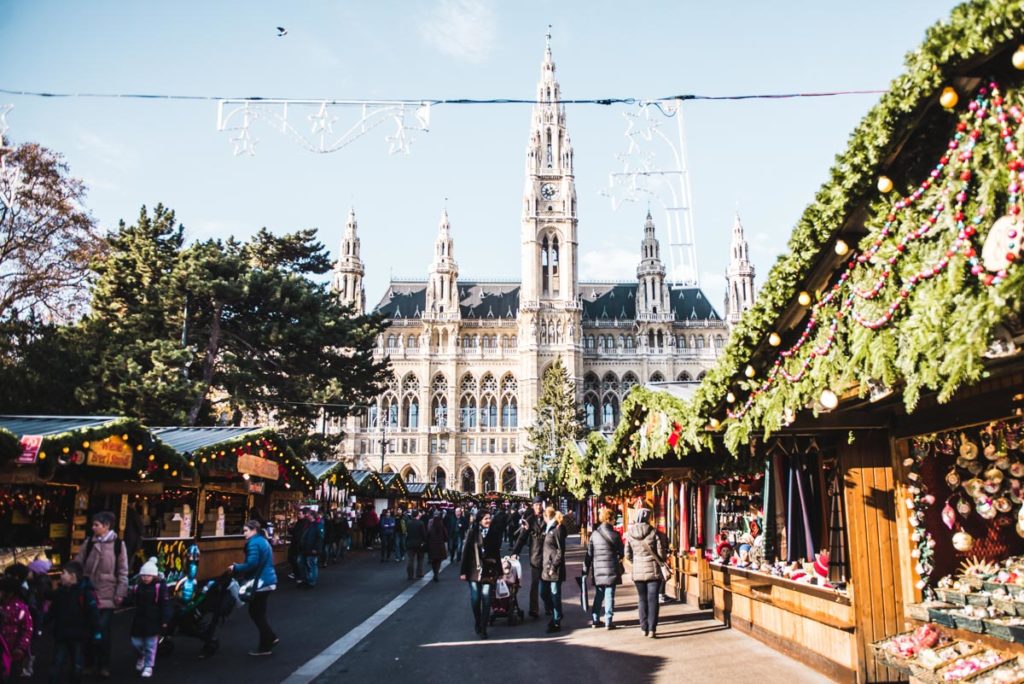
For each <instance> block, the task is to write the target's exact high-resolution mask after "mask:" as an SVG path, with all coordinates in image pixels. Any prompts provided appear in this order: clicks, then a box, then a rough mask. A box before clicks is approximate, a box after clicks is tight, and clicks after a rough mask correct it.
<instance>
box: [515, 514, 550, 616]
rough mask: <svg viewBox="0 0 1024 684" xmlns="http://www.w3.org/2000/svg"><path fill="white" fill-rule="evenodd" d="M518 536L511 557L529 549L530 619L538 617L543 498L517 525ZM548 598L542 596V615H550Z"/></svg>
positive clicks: (542, 551)
mask: <svg viewBox="0 0 1024 684" xmlns="http://www.w3.org/2000/svg"><path fill="white" fill-rule="evenodd" d="M519 528H520V529H519V536H518V538H517V539H516V543H515V545H514V546H513V547H512V555H513V556H518V555H519V554H520V553H522V550H523V547H524V546H527V545H529V547H530V617H532V618H536V617H538V608H539V604H540V601H539V598H540V583H541V578H540V576H541V569H542V568H543V567H544V497H543V496H537V497H535V498H534V500H533V508H532V509H531V510H529V511H527V512H526V516H525V517H524V518H523V519H522V521H521V522H520V523H519ZM551 610H552V609H551V605H550V602H549V600H548V597H547V596H546V595H545V596H544V613H545V614H546V615H550V614H551Z"/></svg>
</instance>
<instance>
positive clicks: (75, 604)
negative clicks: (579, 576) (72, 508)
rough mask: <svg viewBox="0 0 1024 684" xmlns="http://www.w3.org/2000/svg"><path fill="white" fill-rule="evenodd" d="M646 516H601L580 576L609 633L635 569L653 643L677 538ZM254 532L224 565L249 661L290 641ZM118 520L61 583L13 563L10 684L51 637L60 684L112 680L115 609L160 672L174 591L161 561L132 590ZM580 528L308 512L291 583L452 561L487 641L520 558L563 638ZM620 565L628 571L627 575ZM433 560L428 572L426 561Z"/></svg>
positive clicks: (505, 516)
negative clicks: (369, 564) (273, 617)
mask: <svg viewBox="0 0 1024 684" xmlns="http://www.w3.org/2000/svg"><path fill="white" fill-rule="evenodd" d="M649 516H650V512H649V511H648V510H646V509H643V508H638V509H637V510H635V511H633V515H632V516H631V519H632V524H631V525H630V526H629V527H628V529H626V530H625V531H624V532H623V533H622V534H620V533H619V531H617V530H616V529H615V527H613V523H614V515H613V512H612V511H611V510H610V509H604V510H602V511H601V512H600V515H599V519H598V521H596V525H595V526H594V528H593V530H589V531H588V532H589V534H587V535H586V539H585V542H584V546H585V548H586V554H585V557H584V562H583V572H584V574H585V575H586V576H587V577H588V578H589V582H590V583H591V584H592V585H593V587H594V597H593V602H592V603H591V616H590V617H591V626H592V627H598V626H601V625H603V626H604V627H605V628H606V629H613V628H614V627H615V623H614V621H613V618H614V610H615V609H614V606H615V597H616V587H618V586H621V585H622V583H623V579H624V577H625V575H626V573H627V572H628V573H629V575H630V579H631V580H632V582H633V585H634V587H635V589H636V594H637V602H638V612H639V624H640V629H641V631H642V632H643V634H644V636H650V637H654V636H655V635H656V632H657V626H658V610H659V595H660V594H661V593H662V591H663V587H664V570H663V568H664V566H665V559H666V557H667V553H668V549H667V539H665V537H664V535H663V534H661V533H660V532H658V530H657V529H656V528H655V527H653V526H652V525H651V524H650V518H649ZM251 517H252V518H253V519H251V520H249V521H248V522H246V523H245V526H244V530H243V534H244V537H245V558H244V560H243V561H242V562H239V563H234V564H231V565H230V566H228V567H227V568H226V569H225V574H224V577H225V578H228V579H234V580H236V581H237V582H238V583H240V584H242V585H243V587H242V589H241V590H239V589H238V588H237V585H236V589H235V591H236V593H239V592H240V593H241V594H242V595H243V598H244V599H245V601H246V602H247V604H248V612H249V616H250V618H251V620H252V622H253V624H254V625H255V627H256V630H257V633H258V642H257V646H256V648H255V649H253V650H252V651H250V654H251V655H254V656H263V655H269V654H271V653H272V652H273V648H274V646H276V645H277V644H278V642H279V641H280V639H279V638H278V636H277V634H276V633H275V632H274V630H273V629H272V628H271V626H270V624H269V622H268V619H267V606H268V602H269V599H270V596H271V595H272V592H273V591H274V590H275V589H277V586H278V575H277V571H276V569H275V567H274V561H273V548H272V546H271V544H270V541H269V534H268V529H267V527H268V526H267V523H266V522H265V521H263V520H262V519H261V518H260V517H259V515H258V513H255V512H254V513H253V514H252V516H251ZM114 523H115V517H114V515H113V514H112V513H109V512H100V513H96V514H95V515H93V517H92V521H91V530H92V534H91V536H90V537H89V538H88V539H87V540H86V542H85V543H84V544H83V545H82V546H81V547H80V549H79V551H78V553H77V555H76V556H75V558H74V560H71V561H69V562H67V563H65V564H64V566H63V567H62V569H61V573H60V576H59V580H58V581H57V582H56V583H55V582H54V581H53V578H51V576H50V571H51V564H50V562H49V561H47V560H45V559H38V560H35V561H33V562H31V563H29V564H27V565H21V564H15V565H13V566H11V567H9V568H7V569H6V570H5V571H4V574H3V577H2V578H0V682H6V681H7V680H8V679H9V678H14V677H24V678H28V677H32V676H33V674H34V673H35V672H36V671H37V670H38V669H39V664H38V663H37V662H36V657H35V653H36V652H37V651H38V650H39V649H38V648H37V646H38V643H39V641H40V639H42V638H43V636H44V634H45V633H46V632H47V631H49V632H50V633H51V634H52V637H53V649H52V654H53V655H52V662H51V664H50V669H49V679H50V681H51V682H57V681H61V677H62V676H63V674H64V671H65V670H67V671H68V673H69V676H70V679H71V681H72V682H77V681H79V680H80V678H81V677H82V675H83V674H95V675H97V676H98V677H100V678H109V677H110V675H111V671H110V664H111V653H112V650H113V647H114V646H113V644H112V642H111V636H110V635H111V621H112V619H113V614H114V611H115V609H118V608H121V607H127V606H133V607H134V608H135V610H134V612H133V614H132V625H131V646H132V648H133V649H134V650H135V652H136V654H137V661H136V670H137V672H138V673H139V675H140V676H141V677H144V678H148V677H151V676H153V673H154V668H155V667H156V656H157V647H158V643H159V641H160V638H161V636H163V635H165V634H167V632H168V625H169V623H171V621H172V619H173V615H174V606H175V604H174V598H173V594H174V591H173V587H170V586H168V584H167V583H166V582H165V580H164V578H163V575H162V574H161V572H160V569H159V568H158V566H157V561H156V559H155V558H152V559H149V560H148V561H147V562H146V563H144V564H143V565H142V568H141V570H140V571H139V573H138V577H137V580H136V581H133V582H132V583H129V555H128V552H127V549H126V546H125V543H124V542H123V541H122V540H121V539H119V538H118V536H117V534H116V533H115V532H114V530H113V529H112V528H113V526H114ZM570 524H571V521H570V520H567V519H566V517H565V516H563V514H562V513H561V512H560V511H558V510H556V509H555V508H553V507H551V506H548V505H546V502H545V500H544V499H543V498H542V497H537V498H536V499H535V500H534V501H533V503H532V505H531V506H530V507H525V506H524V507H521V508H516V507H512V506H509V505H507V504H506V505H505V506H503V507H498V506H491V507H488V508H484V507H469V508H465V509H464V508H461V507H455V508H447V509H442V508H425V509H409V510H405V509H402V508H397V509H395V510H394V511H393V512H392V511H391V510H390V509H385V510H383V511H381V513H380V515H377V514H376V512H375V511H374V510H373V508H372V507H370V506H368V507H367V508H366V510H364V511H361V512H355V511H351V510H348V509H343V510H338V511H333V512H327V513H324V514H321V513H320V512H319V511H318V510H317V509H316V508H315V507H312V506H310V507H305V508H302V509H300V510H299V511H298V517H297V519H296V520H295V522H294V524H293V525H292V526H291V527H290V530H289V532H290V546H289V553H288V563H289V570H290V572H289V574H288V578H289V579H291V580H294V581H295V583H296V584H297V585H298V586H299V587H302V588H304V589H306V590H309V589H313V588H315V587H316V586H317V583H318V579H319V570H320V568H321V567H326V566H327V565H329V564H331V563H335V562H339V561H341V560H342V559H344V557H345V556H346V554H347V553H348V552H349V551H351V550H352V548H353V547H355V548H360V547H361V548H372V547H373V546H374V545H379V547H380V561H381V562H403V561H404V562H405V564H406V576H407V578H408V579H409V580H410V581H411V580H417V579H422V578H424V576H425V574H426V573H427V572H428V571H430V572H432V581H434V582H438V581H440V572H441V567H442V565H443V563H444V561H445V560H447V561H448V562H449V563H452V564H458V568H459V577H460V579H462V580H464V581H465V582H466V583H467V585H468V587H469V598H470V604H471V608H472V614H473V620H474V628H475V631H476V633H477V634H478V635H479V636H480V637H481V638H487V636H488V626H489V624H490V622H491V620H492V619H493V618H494V615H493V614H492V608H493V609H494V612H495V613H497V612H498V610H499V608H501V609H502V610H503V612H502V614H503V615H510V616H511V617H512V618H513V619H514V618H515V617H516V615H517V611H519V612H520V613H521V611H520V609H519V607H518V602H517V599H516V596H517V592H518V589H519V586H520V574H521V569H520V567H521V566H520V564H519V560H518V559H519V557H520V555H521V554H523V553H524V552H525V556H524V560H525V561H527V562H528V564H529V567H530V576H529V599H528V603H527V610H528V614H529V616H530V617H531V618H534V619H538V618H539V617H540V609H541V607H542V606H543V609H544V614H545V616H546V617H547V618H548V624H547V631H548V632H549V633H557V632H559V631H561V629H562V622H563V619H564V607H563V602H562V596H563V590H562V585H563V583H564V582H565V580H566V544H567V538H568V535H569V527H570ZM624 562H626V563H628V564H629V569H628V570H627V569H626V567H625V565H624ZM427 563H429V566H428V565H427Z"/></svg>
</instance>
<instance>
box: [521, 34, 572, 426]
mask: <svg viewBox="0 0 1024 684" xmlns="http://www.w3.org/2000/svg"><path fill="white" fill-rule="evenodd" d="M536 100H537V104H535V105H534V107H533V113H532V117H531V121H530V138H529V143H528V144H527V146H526V186H525V189H524V191H523V217H522V246H521V249H522V287H521V289H520V292H519V316H518V320H519V339H520V345H521V348H522V349H523V350H524V351H528V353H526V354H524V355H523V362H522V363H523V367H522V369H521V372H522V375H521V377H522V378H523V380H524V381H525V382H521V384H520V392H522V393H523V394H524V396H523V406H524V407H526V408H527V410H528V412H529V415H528V416H526V418H527V421H526V424H529V423H532V422H533V421H534V420H535V418H534V416H533V411H534V406H535V404H536V401H537V396H538V394H539V387H540V376H541V374H542V373H543V371H544V368H546V367H547V366H548V364H550V363H551V362H552V361H554V360H555V358H556V357H559V356H561V358H562V362H563V363H564V364H565V366H566V368H567V369H568V371H569V374H570V376H572V377H573V378H575V379H576V381H577V383H578V382H579V379H580V377H581V375H582V373H581V368H582V358H581V356H580V344H579V343H580V313H581V305H580V300H579V265H578V251H579V239H578V237H577V218H576V183H575V181H574V179H573V150H572V143H571V142H570V140H569V131H568V129H567V128H566V123H565V107H564V106H563V105H562V104H561V92H560V88H559V85H558V81H556V80H555V62H554V60H553V59H552V57H551V34H550V32H549V33H548V36H547V45H546V46H545V49H544V60H543V62H542V63H541V75H540V81H539V82H538V84H537V97H536ZM524 385H525V387H524Z"/></svg>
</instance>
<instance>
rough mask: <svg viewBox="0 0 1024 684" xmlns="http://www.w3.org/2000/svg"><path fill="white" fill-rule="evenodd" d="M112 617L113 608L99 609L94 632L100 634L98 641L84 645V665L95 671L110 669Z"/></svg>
mask: <svg viewBox="0 0 1024 684" xmlns="http://www.w3.org/2000/svg"><path fill="white" fill-rule="evenodd" d="M113 617H114V609H113V608H100V621H99V624H98V625H97V626H96V631H97V632H99V633H100V635H101V636H100V639H99V641H91V640H90V641H87V642H86V644H85V663H86V665H89V666H90V667H95V668H97V669H102V668H107V667H110V651H111V646H112V644H111V643H110V620H111V618H113Z"/></svg>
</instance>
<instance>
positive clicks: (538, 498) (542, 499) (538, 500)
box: [533, 494, 547, 504]
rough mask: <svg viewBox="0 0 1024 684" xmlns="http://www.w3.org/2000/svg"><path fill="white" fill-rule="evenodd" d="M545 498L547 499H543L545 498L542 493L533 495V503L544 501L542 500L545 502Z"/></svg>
mask: <svg viewBox="0 0 1024 684" xmlns="http://www.w3.org/2000/svg"><path fill="white" fill-rule="evenodd" d="M546 500H547V499H545V498H544V495H543V494H538V495H537V496H535V497H533V503H539V504H542V503H544V502H545V501H546Z"/></svg>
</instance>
